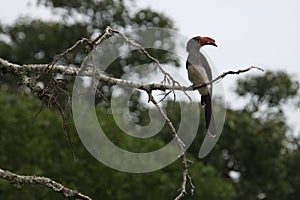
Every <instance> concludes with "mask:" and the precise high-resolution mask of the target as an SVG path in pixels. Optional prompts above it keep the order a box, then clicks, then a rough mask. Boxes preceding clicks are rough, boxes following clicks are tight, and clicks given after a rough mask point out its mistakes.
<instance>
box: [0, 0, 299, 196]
mask: <svg viewBox="0 0 300 200" xmlns="http://www.w3.org/2000/svg"><path fill="white" fill-rule="evenodd" d="M38 3H39V4H42V5H45V6H46V7H48V8H49V9H51V10H52V11H53V13H54V14H55V15H56V16H59V17H60V19H61V20H60V21H41V20H38V19H31V18H22V19H19V20H18V21H16V22H15V23H14V24H12V25H3V24H0V36H1V37H0V57H2V58H4V59H8V60H9V61H11V62H16V63H19V64H28V63H50V62H51V61H52V60H53V58H54V57H55V55H57V54H59V53H61V52H63V51H64V50H65V49H66V48H68V47H70V46H71V45H72V44H74V42H76V41H77V40H78V39H80V38H82V37H86V38H93V37H95V36H96V35H97V34H99V33H101V32H102V31H103V30H104V29H105V27H106V26H111V27H113V28H116V29H118V30H121V31H122V30H127V29H129V28H137V27H147V26H156V27H164V28H175V27H174V26H175V25H174V23H173V22H172V20H170V19H169V18H168V17H167V16H165V15H164V14H163V13H157V12H155V11H153V10H150V9H143V10H137V9H136V8H135V7H134V1H116V0H102V1H96V0H80V1H79V0H70V1H62V0H39V1H38ZM153 42H155V40H153ZM169 42H170V44H172V41H169ZM171 47H174V46H172V45H171ZM83 49H84V48H78V50H77V51H75V52H73V53H72V54H70V55H68V57H66V58H64V60H61V61H60V62H62V63H66V64H72V65H74V66H78V67H79V66H80V63H81V62H82V60H83V59H84V57H85V56H86V52H85V51H84V50H83ZM150 53H151V55H153V56H154V57H155V58H157V59H158V60H159V61H160V62H161V63H171V64H172V65H174V66H179V61H178V60H177V59H176V58H174V57H172V55H168V54H167V53H166V52H160V51H155V50H152V51H151V52H150ZM122 59H123V61H121V60H116V61H115V62H114V63H112V66H110V68H109V69H110V71H109V73H110V74H113V75H114V76H115V77H119V76H121V75H122V73H124V68H126V67H128V66H129V65H133V66H134V65H135V64H136V62H138V63H147V62H149V60H147V58H145V57H143V56H141V55H140V54H139V52H133V53H132V54H130V55H129V56H128V57H125V58H122ZM120 63H123V64H120ZM120 66H122V67H120ZM43 81H46V80H43ZM45 83H46V82H45ZM0 84H1V88H0V105H1V106H0V122H1V123H0V168H2V169H7V170H10V171H13V172H15V173H20V174H27V175H41V176H46V177H50V178H52V179H54V180H56V181H59V182H62V183H63V184H65V185H66V186H68V187H71V188H72V189H77V190H79V191H81V192H83V193H85V194H87V195H89V196H91V197H92V198H93V199H122V200H124V199H172V198H174V197H175V196H176V194H177V189H178V187H179V186H180V184H181V181H182V180H181V178H182V177H181V176H182V164H181V162H180V160H178V161H176V162H175V163H173V164H171V165H170V166H168V167H166V168H164V169H161V170H158V171H156V172H151V173H145V174H128V173H124V172H118V171H116V170H113V169H110V168H109V167H106V166H104V165H102V164H101V163H100V162H98V161H97V160H96V159H94V158H93V157H92V156H91V155H90V154H89V153H88V152H87V150H86V149H85V148H84V146H83V144H82V143H81V142H80V140H79V138H78V135H77V133H76V130H75V128H74V125H73V122H72V118H71V116H68V117H67V121H68V124H69V128H70V136H71V141H72V143H73V145H74V152H72V151H71V150H70V148H69V144H68V143H67V141H66V140H65V138H64V133H63V130H62V128H61V121H60V116H59V113H58V112H57V111H56V110H55V109H48V108H46V109H44V110H43V111H42V112H41V113H40V114H39V115H38V116H37V118H36V119H35V115H36V113H37V112H38V111H39V109H40V107H41V101H40V100H39V99H38V98H36V97H35V96H34V95H33V94H31V93H30V92H28V91H27V90H26V88H24V87H19V85H18V79H17V78H16V77H14V76H12V75H9V74H6V75H1V76H0ZM298 90H299V83H298V82H297V81H296V80H295V79H294V77H293V76H292V75H290V74H288V73H286V72H282V71H276V72H275V71H267V72H265V73H264V74H263V75H254V76H246V77H245V76H243V77H242V78H240V80H239V81H238V82H237V84H236V88H235V92H236V94H237V95H239V97H238V98H240V99H243V101H244V103H245V106H244V108H242V109H231V108H230V107H229V108H226V109H227V116H226V121H225V125H224V129H223V132H222V136H221V138H220V140H219V141H218V143H217V145H216V146H215V148H214V150H213V151H212V152H211V153H210V154H209V156H207V157H206V158H205V159H203V160H199V159H198V151H199V148H200V145H201V141H202V139H203V137H204V135H203V133H204V129H205V128H204V126H203V124H200V127H199V130H198V134H197V137H196V139H195V141H194V142H193V144H192V146H191V147H190V148H189V150H188V156H189V158H190V159H191V160H193V161H194V163H193V164H192V165H191V166H190V173H191V176H192V178H193V182H194V185H195V186H196V188H195V193H194V195H193V196H191V195H190V194H189V195H188V196H187V197H186V198H185V199H210V200H214V199H218V200H219V199H225V200H226V199H228V200H229V199H240V200H247V199H249V200H250V199H251V200H252V199H272V200H276V199H278V200H282V199H291V200H293V199H298V197H299V195H300V191H299V188H300V178H299V177H300V172H299V170H298V169H299V167H300V150H299V145H300V140H299V137H298V136H297V135H299V134H298V133H294V132H293V130H292V129H291V128H290V127H289V126H288V123H287V119H286V116H285V108H286V107H287V106H294V107H295V109H298V104H297V103H299V102H297V98H298ZM108 94H109V92H108ZM165 109H166V110H167V112H168V113H169V114H170V117H171V119H172V121H173V123H174V124H175V127H178V125H179V123H180V108H179V106H178V104H177V103H173V102H167V103H166V104H165ZM107 111H108V108H105V107H103V106H102V105H101V104H99V105H98V106H97V112H98V113H99V121H100V122H101V126H102V127H103V128H104V129H105V130H106V133H107V136H108V137H109V138H110V139H111V140H112V141H114V143H116V144H117V145H118V146H120V147H122V148H125V149H126V148H127V149H131V150H132V149H135V150H136V152H145V151H148V150H149V149H156V148H160V147H162V146H164V144H166V143H167V142H168V141H169V140H170V133H169V130H168V128H167V127H164V129H163V130H162V131H161V132H160V134H159V136H156V137H153V138H151V139H147V141H146V142H141V141H140V140H137V139H134V138H133V137H130V136H126V135H124V134H122V132H121V131H120V130H119V129H118V127H117V126H116V125H115V122H114V119H113V117H112V116H111V115H110V114H108V115H107ZM131 111H132V112H138V113H139V115H138V117H139V119H140V123H141V124H147V120H148V118H149V116H148V111H147V110H146V109H145V107H144V106H143V105H142V104H141V102H139V94H138V93H137V96H136V97H134V98H132V102H131ZM201 117H202V116H201ZM34 119H35V120H34ZM201 121H204V120H201ZM74 155H75V157H74ZM0 199H8V200H13V199H64V198H63V197H62V196H60V195H59V194H56V193H54V192H53V191H51V190H48V189H45V188H41V187H37V186H27V185H26V186H19V185H14V186H13V185H11V184H9V183H8V182H6V181H4V180H0Z"/></svg>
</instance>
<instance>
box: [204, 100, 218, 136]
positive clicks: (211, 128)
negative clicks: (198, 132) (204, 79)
mask: <svg viewBox="0 0 300 200" xmlns="http://www.w3.org/2000/svg"><path fill="white" fill-rule="evenodd" d="M201 105H202V106H204V109H205V123H206V130H207V134H210V135H211V136H213V137H214V136H216V135H217V130H216V125H215V120H214V116H213V112H212V105H211V96H210V94H207V95H202V96H201Z"/></svg>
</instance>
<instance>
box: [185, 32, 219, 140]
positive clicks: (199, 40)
mask: <svg viewBox="0 0 300 200" xmlns="http://www.w3.org/2000/svg"><path fill="white" fill-rule="evenodd" d="M205 45H212V46H215V47H218V46H217V44H216V42H215V40H214V39H212V38H210V37H201V36H196V37H193V38H191V39H190V40H188V42H187V45H186V50H187V52H188V57H187V61H186V69H187V72H188V78H189V80H190V81H191V82H192V83H193V86H197V85H201V84H204V83H208V82H209V81H211V80H212V72H211V67H210V65H209V63H208V61H207V59H206V58H205V56H204V55H203V54H202V53H201V52H200V48H201V47H203V46H205ZM198 92H199V93H200V95H201V105H202V106H203V107H204V110H205V123H206V133H207V134H209V135H210V136H212V137H215V136H216V134H217V133H216V126H215V121H214V117H213V113H212V105H211V101H212V100H211V99H212V85H207V86H205V87H201V88H198Z"/></svg>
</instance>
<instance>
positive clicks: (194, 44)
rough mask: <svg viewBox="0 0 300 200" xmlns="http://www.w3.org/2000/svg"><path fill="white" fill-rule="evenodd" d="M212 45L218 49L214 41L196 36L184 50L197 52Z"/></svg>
mask: <svg viewBox="0 0 300 200" xmlns="http://www.w3.org/2000/svg"><path fill="white" fill-rule="evenodd" d="M205 45H212V46H215V47H218V46H217V44H216V41H215V40H214V39H212V38H210V37H201V36H196V37H193V38H192V39H190V40H189V41H188V43H187V45H186V49H187V51H188V52H190V51H191V50H192V49H194V50H199V49H200V48H201V47H202V46H205Z"/></svg>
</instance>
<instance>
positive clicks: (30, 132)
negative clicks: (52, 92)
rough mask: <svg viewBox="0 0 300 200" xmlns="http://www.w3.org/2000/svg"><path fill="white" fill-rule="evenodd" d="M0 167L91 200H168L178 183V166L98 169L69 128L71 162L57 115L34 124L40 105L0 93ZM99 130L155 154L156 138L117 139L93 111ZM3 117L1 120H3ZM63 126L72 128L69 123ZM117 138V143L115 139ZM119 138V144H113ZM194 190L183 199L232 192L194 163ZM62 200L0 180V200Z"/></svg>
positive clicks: (113, 128)
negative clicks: (61, 186) (63, 186)
mask: <svg viewBox="0 0 300 200" xmlns="http://www.w3.org/2000/svg"><path fill="white" fill-rule="evenodd" d="M0 104H1V105H2V106H1V107H0V113H3V114H2V115H1V116H0V120H1V130H0V137H1V140H0V146H1V148H0V166H1V168H5V169H7V170H11V171H13V172H16V173H20V174H27V175H33V174H35V175H41V176H47V177H50V178H52V179H54V180H56V181H59V182H62V183H63V184H66V185H67V186H69V187H71V188H73V189H77V190H79V191H82V192H84V193H86V194H88V195H90V196H91V197H93V198H94V199H122V200H124V199H172V198H174V197H175V196H176V194H177V189H178V187H179V186H180V184H181V179H182V164H181V161H180V160H178V161H177V162H175V163H173V164H172V165H170V166H168V167H166V168H164V169H162V170H159V171H156V172H152V173H145V174H128V173H124V172H118V171H116V170H113V169H110V168H109V167H106V166H104V165H102V164H101V163H100V162H98V161H97V160H96V159H94V158H93V157H91V155H90V154H89V153H88V152H87V151H86V150H85V148H84V147H83V145H82V143H81V142H80V141H79V138H78V136H77V134H76V131H75V129H74V127H73V126H71V127H70V132H71V140H72V142H73V145H74V147H75V148H74V149H75V152H74V153H75V158H74V157H73V153H72V152H71V150H70V149H69V146H68V144H67V142H66V140H65V138H64V136H63V132H62V129H61V122H60V118H59V115H58V113H56V112H52V111H50V110H48V109H46V110H44V111H43V112H42V113H41V114H40V115H38V117H37V118H36V120H35V121H34V122H32V119H33V117H34V116H35V114H36V113H37V112H38V110H39V105H40V102H39V101H37V100H36V99H35V98H33V97H31V96H19V95H16V94H12V95H8V94H5V93H3V92H0ZM97 112H98V113H99V114H100V115H101V116H100V117H101V119H102V120H101V126H102V127H103V129H105V130H106V133H107V135H108V136H109V137H110V138H115V141H116V143H117V144H118V145H119V146H123V147H125V148H132V149H133V148H136V151H137V149H138V150H141V151H143V149H149V148H153V147H155V148H158V147H159V146H160V144H163V141H161V140H160V139H158V138H156V139H155V138H154V139H150V140H148V141H147V142H144V143H142V142H139V141H133V140H132V138H131V137H126V136H122V133H121V132H120V130H119V129H118V128H117V127H116V126H113V124H114V122H113V118H112V117H110V116H109V117H108V118H105V115H104V116H103V115H102V114H105V110H104V109H103V108H101V107H98V108H97ZM4 113H5V115H4ZM68 123H69V124H70V125H72V122H71V119H69V118H68ZM120 136H121V137H120ZM118 138H121V139H118ZM190 172H191V176H192V177H193V181H194V185H195V186H196V190H195V194H194V195H193V196H190V195H189V196H188V197H187V199H228V200H230V199H233V197H234V195H235V191H234V189H233V187H232V185H231V184H229V183H228V182H226V181H224V179H222V178H221V177H220V175H219V173H217V171H216V170H215V169H214V168H213V167H211V166H204V165H203V164H202V163H201V162H199V161H196V160H194V164H192V165H191V167H190ZM20 198H22V199H64V198H63V197H62V196H60V195H59V194H56V193H54V192H53V191H51V190H49V189H45V188H40V187H37V186H22V187H21V186H19V187H18V188H16V187H14V186H12V185H11V184H9V183H8V182H6V181H3V180H0V199H8V200H12V199H20Z"/></svg>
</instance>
